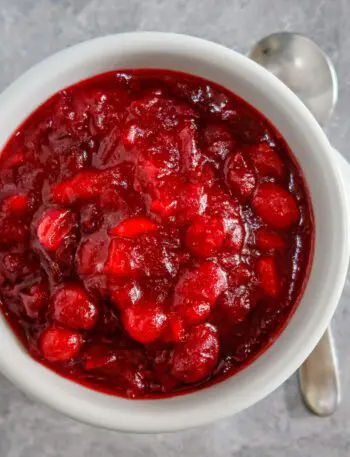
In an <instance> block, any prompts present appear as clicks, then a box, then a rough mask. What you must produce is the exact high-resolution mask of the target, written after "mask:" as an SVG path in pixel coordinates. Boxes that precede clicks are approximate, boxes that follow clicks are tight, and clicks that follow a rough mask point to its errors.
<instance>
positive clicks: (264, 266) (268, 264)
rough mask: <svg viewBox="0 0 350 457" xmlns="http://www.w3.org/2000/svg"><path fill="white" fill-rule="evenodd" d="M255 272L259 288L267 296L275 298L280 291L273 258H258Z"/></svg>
mask: <svg viewBox="0 0 350 457" xmlns="http://www.w3.org/2000/svg"><path fill="white" fill-rule="evenodd" d="M256 270H257V274H258V279H259V283H260V287H261V288H262V289H263V290H264V291H265V293H266V294H267V295H270V296H271V297H277V295H278V294H279V291H280V284H279V279H278V274H277V268H276V264H275V260H274V259H273V257H260V259H259V260H258V263H257V268H256Z"/></svg>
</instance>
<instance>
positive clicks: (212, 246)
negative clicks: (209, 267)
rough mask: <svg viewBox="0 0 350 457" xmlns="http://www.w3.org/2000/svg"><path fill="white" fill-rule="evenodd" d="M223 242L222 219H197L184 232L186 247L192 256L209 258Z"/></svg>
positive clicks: (223, 229) (223, 227)
mask: <svg viewBox="0 0 350 457" xmlns="http://www.w3.org/2000/svg"><path fill="white" fill-rule="evenodd" d="M224 240H225V224H224V221H223V219H222V218H217V217H216V218H210V217H198V218H197V219H195V220H194V222H193V223H192V224H191V225H190V227H189V228H188V229H187V232H186V245H187V247H188V249H189V250H190V251H192V253H193V254H195V255H197V256H199V257H209V256H211V255H213V254H215V253H216V252H217V251H218V250H219V249H220V247H221V246H222V244H223V242H224Z"/></svg>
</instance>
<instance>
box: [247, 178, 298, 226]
mask: <svg viewBox="0 0 350 457" xmlns="http://www.w3.org/2000/svg"><path fill="white" fill-rule="evenodd" d="M252 206H253V208H254V210H255V211H256V213H257V214H258V215H259V216H260V217H261V218H262V219H263V220H264V221H265V222H266V223H267V224H269V225H271V226H272V227H274V228H279V229H283V228H287V227H289V226H290V225H293V224H295V223H296V222H297V221H298V219H299V210H298V206H297V203H296V201H295V198H294V197H293V196H292V195H291V194H290V193H289V192H288V191H287V190H285V189H283V188H282V187H280V186H278V185H277V184H272V183H264V184H261V185H260V186H259V188H258V190H257V192H256V194H255V195H254V198H253V200H252Z"/></svg>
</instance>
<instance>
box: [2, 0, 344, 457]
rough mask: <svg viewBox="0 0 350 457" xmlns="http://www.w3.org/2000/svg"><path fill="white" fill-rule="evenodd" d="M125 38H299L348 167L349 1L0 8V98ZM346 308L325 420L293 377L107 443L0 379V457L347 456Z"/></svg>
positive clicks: (74, 1)
mask: <svg viewBox="0 0 350 457" xmlns="http://www.w3.org/2000/svg"><path fill="white" fill-rule="evenodd" d="M133 30H161V31H168V32H169V31H173V32H183V33H188V34H193V35H197V36H200V37H203V38H207V39H210V40H213V41H217V42H219V43H221V44H223V45H226V46H228V47H232V48H235V49H237V50H238V51H240V52H242V53H246V52H247V51H248V49H249V48H250V46H251V45H252V44H253V43H254V42H255V41H257V40H258V39H260V38H261V37H263V36H264V35H267V34H270V33H272V32H274V31H278V30H293V31H298V32H301V33H305V34H307V35H309V36H310V37H311V38H313V39H314V40H316V42H317V43H318V44H319V45H321V47H323V49H324V50H325V51H326V52H327V53H329V55H330V57H331V58H332V59H333V61H334V63H335V66H336V69H337V72H338V75H339V83H340V84H339V86H340V94H339V95H340V96H339V102H338V106H337V108H336V110H335V113H334V115H333V118H332V120H331V122H330V124H329V126H328V130H327V132H328V134H329V137H330V139H331V142H332V143H333V145H334V147H336V148H337V149H339V151H340V152H341V153H343V154H344V155H345V156H346V157H347V158H348V159H350V148H349V143H350V122H349V112H350V108H349V107H350V83H349V82H350V78H349V72H350V1H349V0H276V1H272V0H238V1H236V0H226V1H225V0H216V1H215V0H187V1H186V0H168V1H167V0H143V1H142V0H0V63H1V66H0V90H2V89H3V88H4V87H5V86H6V85H8V84H9V83H10V82H11V81H12V80H13V79H14V78H16V77H17V76H19V75H20V74H21V73H22V72H23V71H25V70H26V69H27V68H29V67H30V66H31V65H33V64H34V63H36V62H38V61H40V60H41V59H43V58H44V57H46V56H48V55H50V54H51V53H53V52H55V51H56V50H59V49H61V48H64V47H66V46H68V45H71V44H74V43H77V42H79V41H82V40H86V39H88V38H92V37H95V36H99V35H104V34H109V33H116V32H123V31H133ZM0 121H1V120H0ZM349 290H350V288H349ZM349 301H350V293H348V296H346V294H344V296H343V298H342V300H341V303H340V305H339V308H338V310H337V312H336V315H335V318H334V323H333V326H334V330H335V337H336V341H337V346H338V353H339V359H340V367H341V380H342V385H343V398H342V403H341V406H340V408H339V410H338V412H337V413H336V414H335V415H334V416H333V417H331V418H323V419H320V418H317V417H314V416H312V415H311V414H310V413H309V412H308V411H307V410H306V409H305V408H304V406H303V404H302V402H301V399H300V396H299V391H298V384H297V377H296V376H293V377H292V378H290V379H289V380H288V381H287V382H286V383H285V384H284V385H283V386H281V387H280V388H279V389H278V390H277V391H275V392H274V393H272V394H271V395H270V396H269V397H268V398H266V399H265V400H263V401H261V402H260V403H258V404H257V405H255V406H253V407H252V408H250V409H249V410H247V411H245V412H243V413H241V414H239V415H237V416H235V417H232V418H230V419H226V420H222V421H220V422H216V423H214V424H213V425H210V426H206V427H202V428H198V429H194V430H188V431H185V432H180V433H174V434H162V435H160V434H159V435H132V434H122V433H113V432H107V431H103V430H98V429H95V428H92V427H89V426H86V425H82V424H79V423H77V422H74V421H73V420H70V419H68V418H66V417H64V416H63V415H61V414H59V413H56V412H54V411H52V410H50V409H49V408H47V407H45V406H43V405H40V404H38V403H35V402H33V401H31V400H30V399H28V398H26V397H25V396H24V395H23V394H22V393H21V392H20V391H19V390H18V389H17V388H16V387H14V386H12V385H11V384H10V383H9V382H8V381H7V380H6V379H5V378H3V377H1V375H0V456H1V457H22V456H23V457H44V456H45V457H53V456H54V457H61V456H62V457H73V456H74V457H83V456H84V457H90V456H91V457H95V456H97V455H99V456H101V457H111V456H113V457H124V456H125V457H148V456H150V457H151V456H159V457H178V456H181V457H187V456H192V455H193V456H201V457H216V456H223V457H224V456H225V457H228V456H237V457H253V456H259V457H277V456H278V457H280V456H283V457H308V456H318V457H329V456H332V457H338V456H340V457H345V456H349V455H350V393H349V389H348V386H349V384H350V351H349V343H350V331H349V328H350V313H349V309H348V306H347V305H348V303H349ZM0 344H1V339H0Z"/></svg>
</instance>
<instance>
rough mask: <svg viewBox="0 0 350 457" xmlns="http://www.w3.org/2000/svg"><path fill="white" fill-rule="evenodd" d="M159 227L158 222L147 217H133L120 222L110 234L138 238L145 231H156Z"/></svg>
mask: <svg viewBox="0 0 350 457" xmlns="http://www.w3.org/2000/svg"><path fill="white" fill-rule="evenodd" d="M157 229H158V226H157V224H155V223H154V222H152V221H151V220H150V219H147V218H146V217H131V218H129V219H125V220H124V221H122V222H120V224H118V225H117V226H116V227H114V228H113V229H112V230H111V231H110V234H111V235H118V236H122V237H124V238H136V237H137V236H139V235H142V234H143V233H149V232H155V231H156V230H157Z"/></svg>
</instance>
